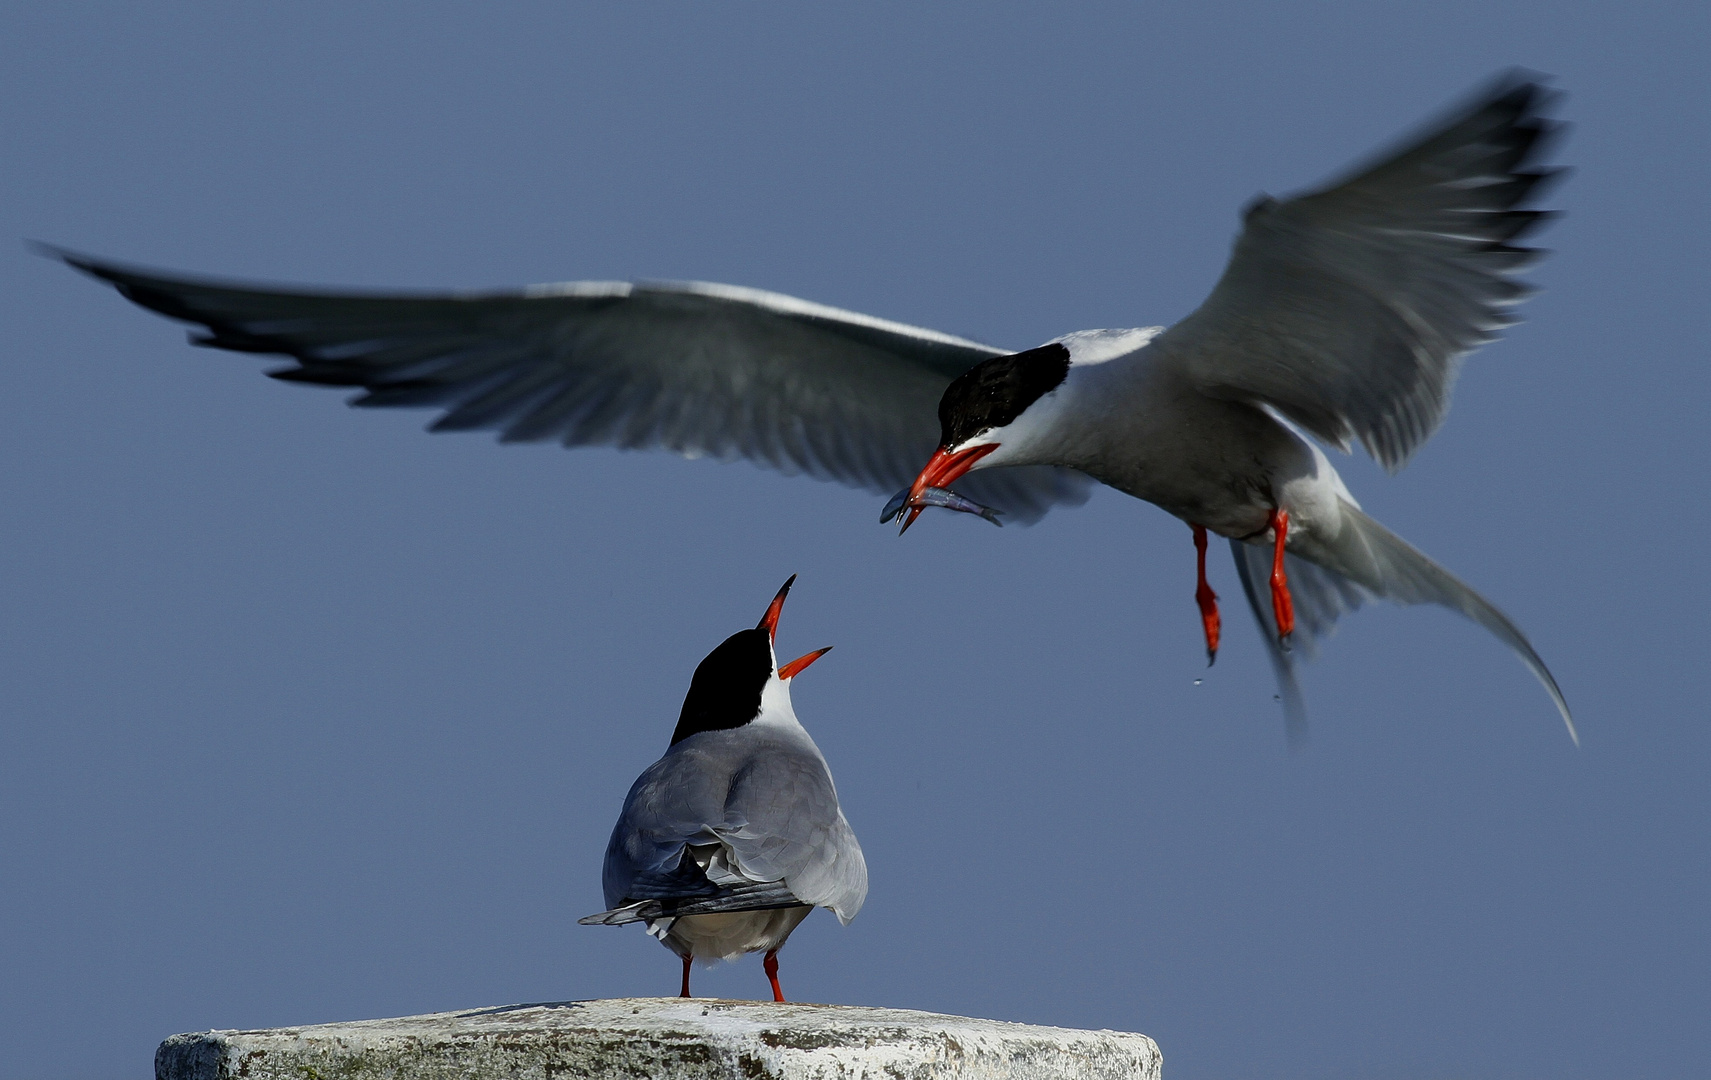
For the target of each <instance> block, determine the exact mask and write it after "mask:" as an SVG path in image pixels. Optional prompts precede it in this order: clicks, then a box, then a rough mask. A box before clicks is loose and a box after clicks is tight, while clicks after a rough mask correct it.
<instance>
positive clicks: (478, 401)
mask: <svg viewBox="0 0 1711 1080" xmlns="http://www.w3.org/2000/svg"><path fill="white" fill-rule="evenodd" d="M1549 97H1550V95H1549V93H1548V92H1547V91H1546V90H1545V89H1544V88H1543V87H1541V86H1540V85H1539V83H1538V82H1537V81H1536V80H1535V79H1533V78H1532V77H1531V76H1528V75H1525V74H1523V73H1510V74H1508V75H1505V76H1503V77H1502V78H1500V79H1499V80H1497V81H1496V82H1495V83H1494V84H1493V85H1491V86H1490V87H1488V88H1486V89H1485V90H1484V91H1483V92H1481V93H1479V94H1477V95H1476V96H1475V97H1474V98H1473V99H1472V100H1471V101H1469V102H1467V103H1465V104H1463V105H1462V106H1460V107H1458V108H1456V109H1454V110H1452V111H1451V112H1450V113H1448V114H1447V115H1446V116H1444V117H1442V118H1441V119H1439V120H1438V121H1437V122H1435V123H1433V124H1430V125H1428V126H1427V127H1426V128H1425V129H1423V130H1422V132H1420V133H1419V134H1417V135H1416V136H1414V137H1413V138H1411V139H1408V140H1405V141H1404V142H1403V143H1401V144H1400V145H1399V146H1398V147H1396V148H1394V149H1392V150H1391V151H1390V152H1388V153H1386V154H1383V155H1380V156H1379V157H1377V158H1376V159H1374V160H1373V161H1372V162H1370V163H1368V164H1366V165H1364V166H1361V167H1357V168H1356V169H1353V170H1351V171H1350V172H1349V173H1347V174H1346V175H1345V176H1344V177H1343V178H1341V179H1339V180H1336V181H1333V182H1331V183H1329V184H1327V185H1325V186H1323V187H1320V188H1317V189H1314V190H1311V191H1308V192H1306V193H1304V194H1300V195H1296V196H1293V197H1290V198H1287V199H1282V200H1279V199H1273V198H1270V197H1265V196H1262V197H1260V198H1258V199H1256V200H1255V201H1254V202H1252V203H1251V204H1250V205H1249V206H1248V207H1247V209H1246V211H1245V212H1244V214H1243V217H1242V221H1243V224H1242V229H1241V232H1240V234H1239V235H1238V237H1237V239H1236V242H1235V249H1234V252H1233V254H1232V257H1231V259H1230V262H1229V264H1228V266H1227V268H1226V269H1225V271H1224V274H1223V277H1222V278H1221V279H1220V280H1219V282H1218V283H1217V285H1216V286H1215V288H1214V289H1213V291H1212V293H1211V295H1210V296H1209V297H1208V298H1207V300H1206V302H1205V303H1203V304H1202V305H1201V306H1200V307H1199V309H1197V310H1196V311H1194V312H1193V313H1192V314H1190V315H1189V316H1188V317H1187V318H1185V319H1183V320H1182V321H1181V322H1179V323H1177V324H1176V325H1174V326H1172V327H1170V328H1169V329H1165V328H1162V327H1156V326H1155V327H1146V328H1141V329H1131V330H1093V331H1083V332H1080V333H1074V334H1069V335H1066V336H1064V337H1062V338H1059V339H1057V340H1055V341H1053V342H1050V343H1048V344H1046V345H1043V346H1041V347H1039V348H1036V349H1030V350H1027V351H1024V352H1021V353H1013V352H1010V351H1009V350H1004V349H998V348H994V347H992V346H988V345H983V344H980V343H978V342H975V341H970V340H967V339H964V338H959V337H954V336H952V335H949V334H942V333H938V332H936V331H933V330H925V329H921V328H918V327H913V326H905V325H902V324H900V323H895V322H889V321H886V320H883V319H877V318H873V317H870V316H866V315H860V314H856V313H854V312H850V311H843V310H839V309H837V308H832V307H826V306H823V305H820V304H815V303H810V302H808V301H804V300H798V299H795V298H793V297H789V296H783V295H780V294H777V293H770V292H763V291H761V290H758V289H748V288H741V287H738V286H732V285H715V284H708V283H702V282H678V283H671V282H666V283H648V282H641V283H631V282H618V281H578V282H568V283H561V284H553V285H537V286H532V287H529V288H526V289H522V290H520V291H512V292H495V293H469V294H440V295H411V294H368V293H357V292H331V291H310V290H282V289H273V288H258V287H252V286H244V285H234V284H231V283H226V282H219V281H214V280H209V279H199V278H190V277H183V276H177V275H172V274H166V273H161V272H157V271H151V270H143V269H138V268H135V267H131V266H126V265H121V264H117V263H113V262H108V261H105V260H99V259H95V258H90V257H87V256H84V255H79V254H75V253H71V252H66V251H61V250H57V249H49V250H50V251H52V253H53V254H55V255H57V256H58V257H60V258H63V259H64V260H65V261H66V262H68V263H70V264H71V265H72V266H74V267H76V268H78V269H80V270H82V271H84V272H86V273H88V274H91V275H93V276H94V277H97V278H100V279H102V280H105V281H107V282H110V283H111V284H113V285H114V286H116V287H117V288H118V290H119V291H120V292H121V293H123V294H124V295H125V296H127V297H129V298H130V299H131V300H133V301H135V302H136V303H138V304H140V305H142V306H144V307H147V308H150V309H152V310H154V311H157V312H160V313H161V314H164V315H167V316H170V317H172V318H174V319H180V320H183V321H185V322H189V323H194V324H199V325H200V326H201V327H202V328H203V331H202V332H199V333H193V335H192V341H194V342H195V343H196V344H199V345H206V346H211V347H214V348H221V349H230V350H234V351H238V352H245V353H261V354H277V355H282V356H288V357H291V358H292V360H293V361H294V363H292V364H291V365H290V366H287V367H283V368H278V369H275V370H273V371H270V372H268V374H270V375H271V376H273V377H274V378H277V379H282V380H285V381H288V382H300V383H313V384H320V385H327V386H345V387H357V388H360V390H361V391H362V392H361V393H360V394H358V395H357V396H356V397H354V398H353V399H352V401H351V403H352V404H353V405H358V406H362V407H390V406H416V407H436V408H440V409H443V410H444V411H443V413H442V414H441V415H440V416H439V417H438V419H436V420H435V421H434V422H433V424H432V425H431V427H432V430H435V431H450V430H464V429H474V428H491V429H497V430H498V431H499V432H500V438H501V439H502V440H503V441H507V442H531V441H544V440H553V441H557V442H560V443H562V444H564V445H565V446H592V445H605V446H616V447H620V448H624V449H640V448H661V449H667V450H672V451H675V452H677V453H679V454H682V455H684V456H687V457H699V456H711V457H717V458H731V457H746V458H749V459H751V460H754V461H757V462H759V463H761V464H764V465H768V466H771V467H773V468H776V469H779V470H782V471H784V472H803V473H807V474H809V475H812V476H816V477H820V478H824V479H829V480H837V481H840V482H843V483H847V484H853V485H857V486H864V487H867V488H870V489H872V490H875V491H881V492H889V491H893V490H895V489H896V488H897V487H898V486H899V485H904V488H905V489H904V490H903V491H901V492H898V494H897V496H896V497H894V498H893V500H892V503H891V505H889V506H887V508H886V513H885V518H887V519H888V518H889V517H891V516H892V515H893V514H898V513H900V514H901V515H902V521H903V526H904V527H907V526H908V525H909V524H910V523H911V522H913V521H914V519H915V517H916V515H918V514H919V513H920V512H921V510H922V509H923V508H924V507H926V506H929V505H934V506H944V507H947V508H951V509H961V510H967V511H971V512H976V513H980V514H981V515H982V516H984V517H986V518H987V519H988V520H991V521H994V522H999V520H1000V519H999V515H1000V514H1002V515H1005V517H1006V518H1007V519H1008V520H1010V521H1018V522H1023V523H1026V522H1031V521H1034V520H1036V519H1038V518H1039V517H1040V516H1041V515H1043V514H1044V513H1045V512H1046V511H1047V510H1048V509H1049V508H1050V507H1051V506H1052V505H1053V504H1059V503H1079V502H1082V501H1084V500H1085V499H1086V498H1087V495H1088V492H1089V490H1090V487H1091V485H1092V484H1093V483H1094V482H1095V481H1096V480H1097V481H1101V482H1104V483H1105V484H1108V485H1110V486H1112V487H1114V488H1117V489H1118V490H1120V491H1124V492H1127V493H1128V494H1131V495H1134V496H1136V497H1138V498H1141V499H1145V500H1147V501H1149V502H1152V503H1155V504H1157V505H1158V506H1160V507H1162V508H1163V509H1165V510H1166V511H1168V512H1170V513H1172V514H1174V515H1176V516H1177V517H1179V518H1181V519H1182V520H1183V521H1185V522H1187V523H1188V524H1189V526H1190V527H1191V529H1192V531H1193V540H1194V544H1195V547H1196V549H1197V563H1198V574H1197V581H1196V589H1195V600H1196V603H1197V604H1198V606H1199V610H1200V616H1201V618H1200V621H1201V627H1202V631H1203V633H1204V636H1205V640H1206V648H1207V654H1208V658H1209V659H1212V658H1215V657H1216V655H1217V650H1218V645H1219V641H1220V636H1221V632H1222V623H1221V616H1220V614H1219V611H1218V606H1217V597H1216V594H1215V593H1214V592H1213V590H1212V588H1211V586H1210V584H1209V583H1208V581H1207V579H1206V572H1205V563H1206V548H1207V542H1208V540H1207V534H1208V533H1209V532H1210V533H1217V534H1218V535H1220V536H1223V537H1225V538H1226V539H1227V540H1228V541H1229V543H1230V547H1231V551H1232V553H1233V554H1234V557H1235V563H1236V569H1237V571H1238V576H1239V577H1240V580H1241V582H1242V588H1243V591H1244V593H1245V594H1246V596H1247V599H1248V601H1249V606H1250V608H1251V610H1252V611H1253V613H1254V615H1255V617H1256V618H1257V619H1258V620H1259V623H1260V629H1261V633H1262V636H1263V637H1264V638H1265V640H1266V641H1267V643H1268V652H1269V655H1270V659H1271V662H1272V664H1273V667H1274V668H1275V671H1276V674H1277V677H1278V680H1279V684H1280V687H1281V693H1280V697H1281V698H1282V700H1283V703H1284V709H1285V715H1286V717H1287V718H1288V720H1289V723H1290V730H1291V731H1292V732H1299V731H1300V730H1301V729H1302V725H1303V723H1304V717H1305V711H1304V707H1303V704H1302V699H1301V694H1300V690H1299V687H1298V685H1297V682H1296V677H1295V670H1294V661H1295V658H1296V657H1297V656H1299V655H1302V654H1307V653H1311V652H1312V650H1313V646H1314V639H1315V638H1317V637H1320V636H1323V635H1324V634H1325V633H1327V632H1329V630H1330V629H1331V628H1332V627H1333V626H1334V625H1335V623H1336V620H1337V619H1338V618H1339V617H1340V616H1341V615H1342V614H1343V613H1345V612H1347V611H1350V610H1352V609H1354V608H1356V607H1359V606H1360V605H1361V604H1363V603H1365V602H1367V601H1368V600H1371V599H1375V598H1383V599H1387V600H1391V601H1394V602H1396V603H1399V604H1419V603H1435V604H1440V605H1443V606H1445V607H1448V608H1451V609H1452V610H1455V611H1459V612H1461V613H1462V614H1464V615H1466V616H1468V617H1469V618H1471V619H1472V620H1473V621H1475V622H1476V623H1478V624H1480V625H1481V626H1484V627H1485V628H1486V629H1487V630H1489V631H1490V632H1492V633H1493V634H1495V635H1496V636H1497V637H1498V638H1499V639H1500V640H1501V641H1503V642H1504V643H1505V644H1507V645H1508V646H1509V647H1510V648H1511V649H1512V650H1514V651H1515V652H1516V653H1517V654H1518V655H1519V656H1520V658H1521V660H1522V661H1523V662H1524V663H1525V664H1526V665H1527V667H1528V668H1529V669H1530V670H1531V671H1532V672H1533V674H1534V675H1535V676H1537V677H1538V679H1539V681H1540V682H1541V683H1543V684H1544V686H1545V689H1546V690H1547V691H1548V692H1549V693H1550V696H1551V699H1552V701H1553V702H1554V703H1555V704H1556V707H1557V709H1558V711H1559V712H1560V713H1561V715H1562V718H1563V721H1564V723H1565V724H1567V725H1568V729H1569V734H1570V736H1571V737H1575V739H1576V741H1577V742H1578V737H1577V736H1575V731H1574V722H1573V719H1572V717H1571V716H1570V714H1569V710H1568V705H1567V703H1566V702H1565V700H1564V698H1563V695H1562V693H1561V691H1560V690H1559V689H1558V688H1557V685H1556V681H1555V680H1554V679H1553V678H1552V676H1551V674H1550V672H1549V671H1548V670H1547V669H1546V667H1545V665H1544V662H1543V661H1542V660H1541V659H1540V658H1539V656H1538V654H1537V653H1536V652H1535V651H1534V649H1533V647H1532V646H1531V645H1530V644H1529V643H1528V641H1527V639H1526V637H1525V636H1524V635H1523V634H1522V633H1521V631H1520V630H1519V629H1518V628H1517V627H1516V626H1515V624H1514V623H1513V622H1511V621H1510V620H1509V618H1508V617H1507V616H1505V615H1504V614H1503V613H1502V612H1500V611H1499V610H1498V609H1497V608H1496V607H1494V606H1493V605H1492V604H1491V603H1489V602H1488V601H1486V600H1485V599H1484V598H1482V597H1481V596H1479V594H1477V593H1475V592H1474V591H1473V590H1472V589H1470V588H1468V587H1467V586H1466V585H1464V584H1462V583H1461V582H1460V581H1458V580H1457V579H1456V578H1455V577H1454V576H1452V575H1451V574H1450V573H1449V572H1448V571H1446V570H1444V569H1443V568H1442V567H1440V566H1438V565H1437V564H1435V563H1433V562H1432V561H1431V560H1429V559H1427V558H1426V557H1425V556H1424V555H1422V554H1421V553H1420V552H1418V551H1416V550H1415V549H1414V548H1413V547H1411V546H1409V545H1408V544H1407V543H1406V542H1404V541H1403V540H1401V539H1400V538H1399V537H1397V536H1395V535H1394V534H1393V533H1391V532H1389V531H1388V530H1386V529H1385V528H1384V527H1383V526H1381V525H1379V524H1378V523H1377V522H1375V521H1373V520H1372V519H1371V518H1369V517H1367V516H1366V515H1365V514H1363V513H1362V512H1361V510H1360V508H1359V505H1358V503H1357V502H1356V501H1355V499H1354V497H1353V496H1352V495H1350V494H1349V492H1348V490H1347V488H1346V487H1344V485H1343V483H1342V481H1341V480H1340V479H1339V478H1338V476H1337V473H1336V470H1335V469H1333V468H1332V467H1331V464H1330V462H1329V461H1328V459H1327V458H1326V456H1325V455H1324V454H1323V453H1322V452H1321V451H1320V449H1319V447H1318V445H1316V444H1315V443H1314V442H1313V441H1312V439H1317V440H1320V441H1322V442H1323V443H1325V444H1326V445H1329V446H1333V447H1336V448H1337V449H1339V450H1342V451H1345V452H1346V451H1348V450H1349V449H1350V448H1351V447H1352V445H1353V444H1354V443H1355V442H1357V441H1358V442H1359V443H1360V444H1361V445H1362V446H1363V447H1365V448H1366V450H1367V451H1368V452H1369V453H1370V454H1371V455H1372V456H1373V457H1374V458H1375V459H1377V460H1378V461H1379V462H1380V463H1381V464H1382V465H1383V466H1384V467H1385V468H1386V469H1388V470H1390V471H1395V470H1398V469H1400V468H1401V467H1402V466H1403V465H1404V464H1406V463H1407V461H1408V459H1409V458H1410V457H1411V456H1412V455H1413V453H1414V452H1415V451H1416V450H1417V449H1418V448H1419V447H1420V445H1421V444H1422V443H1423V442H1424V441H1425V440H1426V439H1427V438H1428V437H1429V436H1430V435H1431V434H1432V432H1433V431H1435V430H1436V429H1437V427H1438V425H1439V424H1440V423H1441V422H1442V420H1443V417H1444V414H1445V412H1446V410H1447V409H1448V406H1449V392H1450V387H1451V384H1452V382H1453V381H1454V378H1455V374H1456V370H1457V368H1458V366H1459V363H1460V360H1461V358H1462V357H1463V356H1464V355H1466V354H1467V353H1468V352H1470V351H1472V350H1473V349H1475V348H1477V347H1478V346H1479V345H1481V344H1483V343H1485V342H1487V341H1489V340H1491V339H1492V338H1493V337H1495V336H1496V332H1497V331H1498V330H1499V329H1501V328H1502V327H1504V326H1507V325H1510V324H1511V323H1512V322H1514V321H1515V318H1514V315H1513V308H1514V307H1515V305H1517V304H1518V303H1520V302H1521V301H1522V300H1524V299H1525V298H1526V297H1527V296H1528V295H1529V289H1528V287H1527V286H1526V285H1524V284H1522V283H1521V282H1519V281H1517V280H1516V275H1517V274H1519V273H1521V272H1522V271H1523V270H1525V269H1526V268H1527V267H1528V266H1529V265H1530V264H1531V263H1532V262H1534V261H1535V259H1536V258H1537V257H1538V256H1539V255H1540V252H1539V251H1537V250H1536V249H1533V248H1529V247H1525V246H1522V245H1520V244H1519V243H1518V241H1519V240H1521V239H1522V238H1523V237H1524V236H1525V235H1526V234H1527V233H1529V232H1530V231H1532V230H1533V229H1535V228H1536V227H1537V226H1539V225H1540V224H1541V223H1542V222H1543V221H1545V220H1546V218H1547V217H1548V214H1547V213H1546V212H1545V211H1542V210H1538V209H1532V208H1530V206H1529V204H1530V203H1531V202H1532V201H1533V200H1535V199H1536V198H1537V197H1538V195H1539V193H1540V191H1541V188H1542V184H1543V182H1544V181H1546V180H1547V179H1549V178H1550V177H1551V176H1552V175H1554V174H1555V173H1556V172H1557V170H1553V169H1550V168H1545V167H1541V166H1540V165H1539V164H1538V162H1539V159H1540V157H1541V155H1542V154H1543V152H1544V150H1545V148H1546V146H1547V144H1548V143H1549V142H1550V138H1549V136H1550V134H1551V132H1552V131H1553V129H1554V127H1555V125H1554V124H1553V123H1552V122H1551V121H1549V120H1548V119H1546V118H1545V117H1544V116H1543V115H1542V110H1543V109H1544V107H1545V105H1546V104H1547V102H1548V100H1549ZM935 406H936V408H935ZM935 413H936V420H935ZM935 448H936V449H935ZM923 460H926V461H927V464H926V466H925V467H924V468H922V467H921V462H922V461H923ZM911 478H913V479H912V480H911ZM951 483H957V484H958V486H959V487H960V488H961V489H962V490H961V491H960V492H957V491H951V490H949V489H948V488H947V485H949V484H951ZM1300 631H1306V632H1305V633H1301V632H1300Z"/></svg>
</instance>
